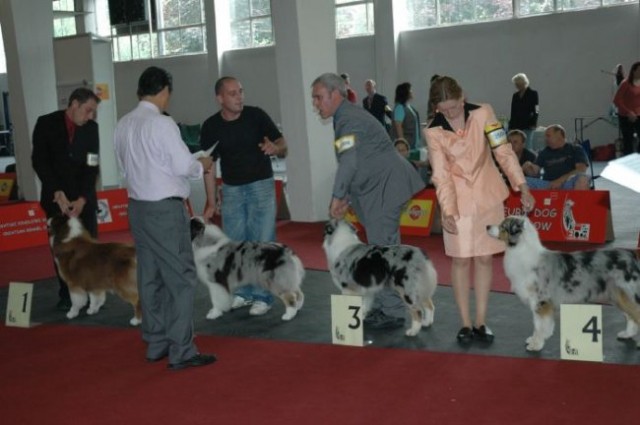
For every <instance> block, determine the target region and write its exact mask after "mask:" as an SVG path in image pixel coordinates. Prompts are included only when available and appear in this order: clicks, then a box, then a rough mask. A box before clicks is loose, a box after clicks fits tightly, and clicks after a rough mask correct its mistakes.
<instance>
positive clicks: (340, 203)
mask: <svg viewBox="0 0 640 425" xmlns="http://www.w3.org/2000/svg"><path fill="white" fill-rule="evenodd" d="M348 209H349V201H347V200H346V199H338V198H332V199H331V205H329V215H330V216H331V217H332V218H336V219H341V218H343V217H344V216H345V214H346V213H347V210H348Z"/></svg>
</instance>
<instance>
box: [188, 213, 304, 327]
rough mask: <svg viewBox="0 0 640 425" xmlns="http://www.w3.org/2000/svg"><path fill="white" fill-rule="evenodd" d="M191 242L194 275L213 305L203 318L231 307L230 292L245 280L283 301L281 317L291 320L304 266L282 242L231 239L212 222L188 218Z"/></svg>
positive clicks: (298, 303)
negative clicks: (209, 296)
mask: <svg viewBox="0 0 640 425" xmlns="http://www.w3.org/2000/svg"><path fill="white" fill-rule="evenodd" d="M191 244H192V246H193V256H194V260H195V263H196V271H197V273H198V278H199V279H200V280H201V281H202V282H203V283H204V284H205V285H206V286H207V287H208V288H209V294H210V295H211V304H212V305H213V306H212V308H211V310H210V311H209V313H207V319H216V318H218V317H220V316H222V314H223V313H225V312H227V311H229V309H230V308H231V294H233V291H234V290H235V289H236V288H238V287H240V286H242V285H246V284H249V283H251V284H255V285H260V286H262V287H263V288H265V289H267V290H269V291H271V293H273V294H274V295H276V296H278V297H279V298H280V299H281V300H282V302H284V305H285V313H284V315H283V316H282V320H291V319H293V318H294V317H295V315H296V314H297V313H298V310H300V308H302V304H303V302H304V295H303V293H302V291H301V290H300V285H301V284H302V279H303V278H304V267H303V266H302V262H301V261H300V259H299V258H298V257H297V256H296V255H295V254H294V253H293V251H292V250H291V249H290V248H288V247H287V246H285V245H282V244H279V243H275V242H234V241H232V240H230V239H229V238H228V237H227V236H226V235H225V234H224V233H223V232H222V230H221V229H220V228H219V227H218V226H216V225H215V224H210V223H209V224H204V222H203V221H202V219H201V218H199V217H194V218H192V219H191Z"/></svg>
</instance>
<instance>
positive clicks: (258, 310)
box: [249, 301, 271, 316]
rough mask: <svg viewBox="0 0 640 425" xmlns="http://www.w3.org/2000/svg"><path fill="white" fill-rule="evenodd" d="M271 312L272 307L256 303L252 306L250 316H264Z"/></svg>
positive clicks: (261, 302) (264, 303)
mask: <svg viewBox="0 0 640 425" xmlns="http://www.w3.org/2000/svg"><path fill="white" fill-rule="evenodd" d="M269 310H271V305H270V304H267V303H266V302H264V301H256V302H254V303H253V305H252V306H251V310H249V314H250V315H252V316H262V315H263V314H266V313H267V311H269Z"/></svg>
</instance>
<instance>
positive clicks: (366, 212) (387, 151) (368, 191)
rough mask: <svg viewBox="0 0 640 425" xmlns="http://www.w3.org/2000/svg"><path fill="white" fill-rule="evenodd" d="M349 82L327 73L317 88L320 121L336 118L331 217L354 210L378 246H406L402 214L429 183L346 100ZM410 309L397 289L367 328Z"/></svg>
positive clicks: (393, 323)
mask: <svg viewBox="0 0 640 425" xmlns="http://www.w3.org/2000/svg"><path fill="white" fill-rule="evenodd" d="M346 96H347V91H346V86H345V84H344V80H343V79H342V78H341V77H340V76H339V75H336V74H332V73H326V74H322V75H321V76H319V77H318V78H316V79H315V81H314V82H313V84H312V98H313V106H314V107H315V108H316V109H317V110H318V113H319V115H320V117H322V118H323V119H327V118H329V117H333V127H334V130H335V141H334V146H335V150H336V157H337V159H338V170H337V173H336V179H335V182H334V185H333V197H332V200H331V205H330V207H329V213H330V215H331V216H332V217H334V218H342V217H344V215H345V213H346V212H347V209H348V208H349V206H351V207H353V209H354V211H355V212H356V214H357V216H358V219H359V220H360V222H361V223H362V224H363V225H364V227H365V229H366V232H367V240H368V242H369V243H370V244H376V245H397V244H400V215H401V214H402V210H403V208H404V206H405V204H406V203H407V201H409V200H410V199H411V197H412V196H413V195H414V194H415V193H416V192H419V191H420V190H422V189H423V188H424V182H423V181H422V179H421V178H420V176H419V175H418V173H417V172H416V171H415V169H414V168H413V167H412V166H411V164H410V163H409V162H408V161H406V160H405V159H404V158H402V157H401V156H400V155H399V154H398V152H397V151H396V150H395V148H394V147H393V143H392V142H391V139H390V138H389V135H388V134H387V132H386V131H385V129H384V127H382V126H381V125H380V123H379V122H378V121H377V120H376V118H375V117H374V116H373V115H371V114H370V113H369V112H367V111H366V110H364V109H363V108H360V107H357V106H355V105H352V104H351V103H349V102H348V101H346ZM405 314H406V312H405V306H404V303H403V302H402V300H401V299H400V297H399V296H398V295H397V294H396V293H395V292H394V291H392V290H385V291H383V292H381V293H380V295H379V296H378V297H377V298H376V300H375V302H374V305H373V308H372V310H371V312H370V314H369V315H368V316H367V318H365V325H368V326H369V327H371V328H390V327H399V326H402V325H403V324H404V317H405Z"/></svg>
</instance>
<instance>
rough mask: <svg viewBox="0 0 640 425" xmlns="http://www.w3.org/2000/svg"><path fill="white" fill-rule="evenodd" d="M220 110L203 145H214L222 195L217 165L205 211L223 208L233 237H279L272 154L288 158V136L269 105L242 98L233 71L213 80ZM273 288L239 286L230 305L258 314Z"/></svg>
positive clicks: (209, 177)
mask: <svg viewBox="0 0 640 425" xmlns="http://www.w3.org/2000/svg"><path fill="white" fill-rule="evenodd" d="M215 94H216V100H217V101H218V104H219V105H220V110H219V111H218V112H217V113H216V114H214V115H213V116H211V117H209V118H208V119H207V120H205V122H204V123H203V124H202V130H201V132H200V146H201V147H202V150H208V149H209V148H211V147H214V149H213V152H212V154H211V155H212V157H213V159H214V160H218V159H220V169H221V172H222V199H218V191H217V190H216V172H215V168H214V170H213V171H212V172H211V173H206V174H205V175H204V184H205V190H206V195H207V202H206V206H205V210H204V213H203V216H204V218H205V220H210V219H211V218H212V217H213V215H214V214H219V213H220V212H221V213H222V228H223V231H224V232H225V233H226V235H227V236H228V237H229V238H231V240H234V241H252V242H271V241H274V240H275V239H276V194H275V181H274V179H273V169H272V167H271V156H278V157H280V158H284V157H285V156H286V155H287V142H286V140H285V139H284V137H283V136H282V133H281V132H280V130H278V127H277V126H276V125H275V124H274V122H273V120H271V118H270V117H269V115H267V113H266V112H265V111H263V110H262V109H260V108H258V107H255V106H246V105H245V104H244V89H243V88H242V84H241V83H240V81H238V80H237V79H236V78H234V77H222V78H220V79H219V80H218V81H217V82H216V84H215ZM273 303H274V298H273V295H272V294H271V292H269V291H267V290H266V289H264V288H261V287H259V286H257V285H245V286H242V287H240V288H238V289H237V290H236V292H235V293H234V299H233V301H232V305H231V308H239V307H243V306H248V305H250V306H251V308H250V310H249V314H251V315H252V316H260V315H263V314H266V313H267V312H268V311H269V310H270V309H271V307H272V305H273Z"/></svg>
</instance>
